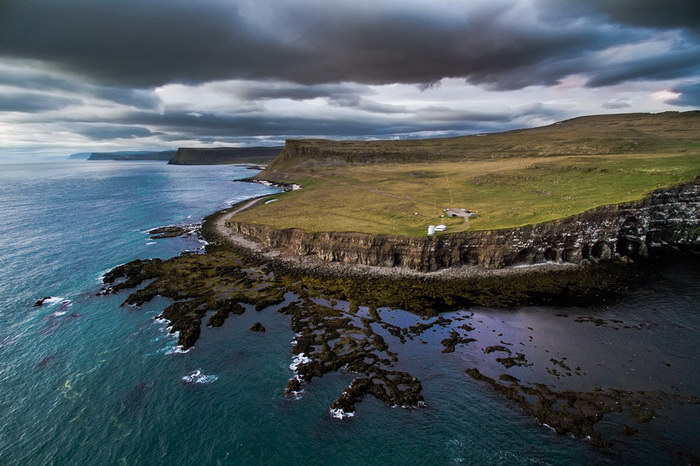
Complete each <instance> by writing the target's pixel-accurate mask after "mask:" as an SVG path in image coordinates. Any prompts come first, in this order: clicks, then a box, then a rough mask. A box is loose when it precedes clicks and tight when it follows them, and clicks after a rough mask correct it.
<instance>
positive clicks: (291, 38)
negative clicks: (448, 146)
mask: <svg viewBox="0 0 700 466" xmlns="http://www.w3.org/2000/svg"><path fill="white" fill-rule="evenodd" d="M697 108H700V4H699V3H698V0H664V1H660V0H615V1H609V0H586V1H578V0H444V1H440V0H382V1H377V0H236V1H233V0H60V1H57V0H0V155H5V156H32V157H41V156H52V155H67V154H70V153H73V152H91V151H108V150H130V149H131V150H133V149H154V150H155V149H169V148H177V147H184V146H187V147H191V146H199V147H217V146H248V145H276V144H282V143H283V142H284V140H285V139H286V138H301V137H324V138H336V139H341V138H362V139H370V138H382V139H392V138H417V137H439V136H455V135H461V134H475V133H483V132H494V131H503V130H508V129H514V128H522V127H532V126H540V125H544V124H550V123H553V122H556V121H560V120H563V119H567V118H572V117H576V116H581V115H589V114H600V113H626V112H660V111H668V110H672V111H685V110H692V109H697Z"/></svg>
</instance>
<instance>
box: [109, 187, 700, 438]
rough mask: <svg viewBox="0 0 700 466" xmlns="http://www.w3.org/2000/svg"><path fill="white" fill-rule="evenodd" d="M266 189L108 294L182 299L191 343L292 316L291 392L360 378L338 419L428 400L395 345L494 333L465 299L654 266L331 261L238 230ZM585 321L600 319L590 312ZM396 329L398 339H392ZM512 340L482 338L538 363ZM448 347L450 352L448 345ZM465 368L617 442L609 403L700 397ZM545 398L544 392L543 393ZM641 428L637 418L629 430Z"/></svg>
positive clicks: (616, 288) (494, 301) (586, 296)
mask: <svg viewBox="0 0 700 466" xmlns="http://www.w3.org/2000/svg"><path fill="white" fill-rule="evenodd" d="M697 181H698V180H696V182H697ZM263 198H264V196H263V197H261V198H258V199H253V200H250V199H249V200H246V201H244V202H241V203H239V204H236V205H233V206H231V207H229V208H228V209H224V210H222V211H219V212H216V213H214V214H212V215H210V216H209V217H207V218H205V219H204V221H203V222H202V227H201V231H200V234H201V235H202V237H203V238H204V239H205V240H206V241H207V242H208V244H207V246H206V251H205V253H204V254H183V255H180V256H177V257H174V258H172V259H169V260H161V259H150V260H137V261H133V262H130V263H128V264H124V265H121V266H119V267H116V268H115V269H114V270H112V271H110V272H108V273H107V274H105V276H104V280H103V281H104V285H105V286H104V288H103V290H102V291H101V294H112V293H119V292H121V291H123V290H127V289H131V290H134V289H135V291H131V293H130V294H129V295H128V296H127V297H126V299H125V300H124V303H123V305H125V306H126V305H129V306H135V307H138V306H140V305H141V304H143V303H145V302H148V301H150V300H151V299H153V298H155V297H156V296H161V297H165V298H170V299H172V300H173V302H172V304H170V305H169V306H167V307H166V308H165V309H164V310H163V312H162V313H161V315H159V316H158V318H162V319H166V320H167V321H168V322H169V323H170V327H169V331H170V332H171V333H176V334H177V336H178V345H179V347H180V349H181V350H187V349H190V348H192V347H193V346H194V345H195V344H196V342H197V340H198V338H199V337H200V333H201V326H202V324H203V323H205V324H206V326H208V327H221V326H222V325H224V323H225V322H226V321H227V320H228V319H231V318H234V319H235V317H234V316H237V315H241V314H244V313H246V312H251V311H252V312H278V313H280V314H282V315H285V316H287V317H288V318H289V319H290V327H291V329H292V330H293V331H294V332H295V338H294V340H293V342H292V344H293V347H292V363H291V365H290V369H291V370H292V376H291V378H290V379H289V380H288V382H287V386H286V389H285V393H286V395H287V397H289V398H290V399H294V398H297V397H299V396H303V393H304V390H305V387H306V386H307V385H308V384H310V383H313V381H314V380H315V379H316V378H319V377H322V376H323V375H324V374H326V373H329V372H336V371H344V372H347V373H349V374H352V376H353V379H352V382H351V383H350V384H349V385H348V386H347V387H346V388H345V389H344V390H343V392H342V393H340V394H339V395H338V397H337V399H336V400H335V401H333V402H332V403H331V404H330V406H329V413H330V415H331V416H333V417H336V418H347V417H351V416H353V415H354V414H355V410H356V408H357V405H358V404H359V403H360V402H361V401H362V400H363V399H364V398H365V397H366V396H367V395H372V396H374V397H375V398H377V399H378V400H380V401H382V402H383V403H385V404H386V405H387V406H400V407H404V408H419V407H421V406H423V405H424V403H425V399H424V394H423V386H422V383H421V381H420V380H419V379H418V377H416V375H415V374H412V373H411V372H410V371H407V370H399V369H398V368H397V365H398V364H399V353H398V352H397V351H396V350H395V348H394V347H392V344H393V345H396V344H399V345H403V344H406V343H408V342H410V341H412V340H414V339H421V343H424V342H423V341H422V338H423V337H424V335H427V332H434V331H436V330H437V331H439V332H443V333H444V336H445V338H443V339H442V341H441V345H442V350H441V351H439V350H438V351H437V354H436V357H450V353H460V352H461V351H463V349H464V348H466V347H470V346H471V345H477V344H484V343H481V338H480V337H478V336H477V335H475V334H474V332H473V331H474V329H475V327H476V326H477V325H478V324H477V323H476V322H470V321H469V319H470V318H471V316H470V315H469V313H466V312H464V310H465V309H469V308H471V307H476V306H480V307H497V308H510V307H514V306H523V305H540V304H543V305H551V306H571V305H572V304H573V305H575V306H585V305H587V304H594V303H601V302H613V301H614V300H615V299H616V298H617V297H619V296H622V295H624V294H625V293H628V292H629V291H630V290H633V289H635V287H636V286H639V285H640V284H641V283H642V282H643V281H642V280H641V278H643V277H644V276H645V274H646V273H647V271H648V270H649V267H650V266H651V267H653V262H649V263H646V262H645V260H646V259H645V260H636V261H633V262H631V261H627V260H619V259H618V260H614V258H613V257H610V258H603V260H599V261H595V262H597V263H593V262H594V261H587V262H582V263H579V264H577V265H570V264H568V265H567V264H548V265H544V266H536V267H520V268H518V267H511V268H503V269H477V270H474V268H472V269H469V268H468V267H460V268H455V269H448V270H441V271H436V272H429V273H426V272H422V271H417V270H412V269H409V268H398V267H373V266H363V265H350V266H349V265H348V264H345V263H324V262H323V261H321V260H320V259H319V258H318V257H313V256H310V257H300V256H297V255H295V254H289V253H283V252H279V251H275V250H269V249H266V248H264V247H261V246H260V245H258V244H256V243H255V242H252V241H250V240H249V239H246V238H243V237H240V236H235V235H230V234H229V233H228V231H227V228H226V220H227V219H229V218H230V216H231V215H233V214H234V213H235V212H238V211H240V210H241V209H244V208H247V207H250V206H252V205H254V204H255V203H256V202H258V201H260V200H261V199H263ZM177 232H178V231H177V229H171V228H166V229H164V230H163V231H160V230H158V231H156V232H154V233H156V234H161V235H164V237H170V236H171V235H175V234H176V233H177ZM182 232H183V233H187V232H189V230H188V229H187V228H185V229H183V230H182ZM681 252H682V251H681ZM650 260H651V259H650ZM383 309H402V310H405V311H408V312H409V313H412V314H414V315H415V316H417V318H418V321H417V323H416V324H414V325H411V326H405V325H403V326H402V325H396V324H395V323H392V322H390V321H389V320H387V319H385V318H384V317H383V315H384V312H385V311H383ZM454 311H460V312H462V314H460V316H457V317H452V318H445V317H443V315H442V314H443V313H446V312H454ZM591 319H592V320H590V322H592V323H593V324H595V326H598V323H597V322H598V321H600V322H602V323H601V324H600V325H601V327H605V324H607V320H604V319H600V318H594V317H591ZM459 321H464V322H459ZM575 322H582V323H585V322H589V320H586V319H584V318H581V320H575ZM628 327H631V326H628ZM251 330H253V331H258V332H261V333H260V335H261V338H264V336H263V335H264V333H262V332H263V330H264V327H262V325H260V326H258V325H257V324H256V325H255V326H254V327H253V328H251ZM387 336H390V337H391V339H392V341H394V340H395V341H394V342H393V343H392V344H389V342H388V340H387ZM511 344H512V343H509V342H505V341H500V343H499V344H493V343H490V344H487V345H486V346H484V347H483V349H482V353H483V356H484V358H486V357H496V356H497V357H496V359H495V360H496V362H497V363H498V364H500V365H501V366H503V368H505V369H511V368H514V369H515V370H518V369H521V368H528V367H530V366H531V365H532V363H530V362H529V361H528V358H527V356H526V354H525V353H524V350H523V349H520V348H518V349H517V350H516V349H515V348H512V347H511V346H508V345H511ZM521 344H522V343H521ZM442 353H444V354H445V356H439V355H440V354H442ZM489 355H492V356H489ZM564 359H566V358H564ZM553 360H554V359H553ZM554 361H555V362H556V364H555V363H553V367H554V366H556V367H554V369H552V370H553V371H557V370H561V371H564V372H566V371H568V372H577V368H573V369H571V368H569V366H567V365H566V362H565V361H564V360H554ZM465 370H467V374H469V375H470V376H471V377H472V378H473V379H475V380H476V381H479V382H485V383H486V384H487V385H488V386H489V387H491V389H492V390H493V391H494V392H496V393H501V394H503V395H505V396H506V397H508V398H510V399H511V400H513V401H514V402H515V403H516V404H517V405H518V406H519V407H520V408H521V409H522V410H523V411H524V412H525V413H527V414H529V415H532V416H534V417H536V418H537V419H538V420H539V422H541V423H544V424H546V425H548V426H550V427H552V428H553V429H554V430H555V431H556V432H557V433H559V434H571V435H574V436H577V437H579V438H584V439H585V438H587V439H589V440H590V441H591V444H592V445H594V446H598V447H608V446H609V445H610V440H609V439H607V438H604V437H603V436H602V435H601V434H600V433H598V432H597V431H596V430H595V429H594V426H595V424H596V423H597V422H599V421H600V419H602V417H603V416H604V415H605V414H607V413H612V412H619V411H621V410H626V411H628V412H631V413H632V415H633V416H637V415H639V419H638V421H639V422H648V421H650V420H651V419H652V418H653V415H650V414H649V413H652V412H655V411H653V410H655V409H657V408H658V406H661V405H664V404H668V403H681V402H685V403H693V404H695V403H697V402H698V400H697V399H696V398H693V397H683V396H679V395H668V394H665V393H656V392H655V393H645V392H635V393H627V392H624V393H623V392H621V391H615V390H611V389H605V390H602V391H597V390H593V391H579V392H572V391H562V390H557V389H555V388H552V387H549V386H546V385H544V384H526V383H524V382H520V381H519V380H518V379H516V378H515V377H514V376H512V375H509V374H507V373H505V374H503V376H502V377H501V378H500V379H499V380H496V379H494V378H490V377H487V376H485V375H483V374H481V372H479V371H478V369H476V368H465ZM553 373H554V372H552V374H553ZM557 373H559V372H557ZM578 374H580V372H577V375H578ZM533 397H534V399H535V400H537V399H539V401H535V402H532V401H531V399H533ZM566 403H569V404H568V405H566ZM618 405H619V406H618ZM567 406H568V407H567ZM634 431H635V429H634V428H631V427H630V428H629V430H626V431H625V435H627V434H629V435H632V434H633V433H634Z"/></svg>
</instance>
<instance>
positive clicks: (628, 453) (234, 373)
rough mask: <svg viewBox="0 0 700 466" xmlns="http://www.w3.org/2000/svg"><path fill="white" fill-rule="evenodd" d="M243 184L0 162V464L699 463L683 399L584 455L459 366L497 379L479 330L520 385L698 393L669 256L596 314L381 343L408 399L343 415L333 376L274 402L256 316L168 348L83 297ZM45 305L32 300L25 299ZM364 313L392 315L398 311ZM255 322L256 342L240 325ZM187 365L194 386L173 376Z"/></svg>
mask: <svg viewBox="0 0 700 466" xmlns="http://www.w3.org/2000/svg"><path fill="white" fill-rule="evenodd" d="M254 173H256V172H255V171H254V170H251V169H248V168H245V167H241V166H177V165H167V164H165V163H162V162H111V161H105V162H96V161H90V162H88V161H42V162H36V163H24V164H18V163H2V162H0V419H1V420H2V421H1V422H0V464H100V465H106V464H147V465H157V464H168V465H180V464H183V465H185V464H334V465H343V464H504V465H505V464H508V465H513V464H551V465H570V464H620V463H623V464H639V463H642V462H643V463H645V464H669V463H671V464H674V463H678V464H683V463H686V464H687V462H688V461H687V458H689V456H688V455H690V454H694V455H696V456H700V451H699V448H698V445H697V440H698V439H699V438H700V419H699V418H698V407H697V406H690V405H685V406H673V407H669V408H666V409H664V410H663V412H661V413H659V416H658V418H656V419H653V420H652V421H651V422H649V423H646V424H643V425H639V426H635V427H636V428H638V429H639V433H638V434H636V435H634V436H631V437H625V436H619V435H618V437H616V438H615V444H614V446H613V447H612V448H610V449H596V448H593V447H591V446H590V445H588V443H587V442H586V441H585V440H580V439H575V438H572V437H569V436H562V435H557V434H556V433H554V432H552V431H551V430H550V429H548V428H547V427H546V426H543V425H541V424H539V423H538V422H537V421H536V420H535V419H534V418H532V417H530V416H527V415H525V414H524V413H523V412H521V411H520V410H519V408H518V407H517V406H516V405H514V404H513V403H512V402H510V401H508V400H506V399H504V398H502V397H500V396H499V395H498V394H496V393H494V392H493V391H491V389H490V388H489V387H488V386H485V385H484V384H483V383H481V382H478V381H475V380H472V379H471V378H470V377H468V376H467V375H466V374H465V372H464V370H465V369H466V368H468V367H479V369H480V370H482V372H484V373H490V374H494V375H495V374H498V373H499V372H498V371H499V368H500V366H498V365H497V364H496V363H495V362H494V361H493V360H492V359H490V358H488V357H486V356H485V355H484V352H483V351H482V347H483V346H485V345H486V344H493V343H494V342H495V341H496V335H499V337H498V340H501V339H508V340H509V341H512V342H520V344H521V345H522V346H523V347H525V348H526V349H527V351H528V353H527V354H528V359H529V360H530V361H531V362H532V363H533V364H534V365H533V366H532V367H525V368H518V369H517V370H518V371H520V372H518V376H519V377H520V378H521V379H523V380H532V381H539V382H543V383H549V384H553V385H556V386H558V387H560V388H571V389H575V390H589V389H592V388H593V387H597V386H603V387H612V388H621V389H627V390H664V391H667V392H672V393H682V394H687V395H696V396H698V395H700V376H699V374H698V371H697V362H698V359H697V358H698V356H697V355H698V354H700V338H698V335H699V334H700V313H699V312H698V302H700V299H699V298H700V285H699V284H700V272H699V271H698V270H697V268H696V267H693V266H692V265H688V264H686V263H670V264H667V265H664V266H663V267H659V269H658V270H657V271H655V272H654V277H653V279H652V280H650V283H649V285H647V286H645V287H644V288H643V289H642V290H639V291H637V292H635V293H634V294H633V295H631V296H628V297H626V298H624V299H622V300H620V301H619V302H616V303H612V304H609V305H605V306H598V307H594V308H579V307H576V306H575V304H576V303H571V307H568V308H565V309H561V308H558V309H551V308H546V307H530V308H518V309H512V310H499V309H484V308H479V309H472V310H470V311H469V312H474V313H475V316H474V318H473V322H474V325H475V326H476V330H475V332H476V333H477V334H478V335H480V336H479V337H477V338H479V342H478V344H470V345H466V346H463V347H459V348H458V350H457V351H456V352H455V353H452V354H443V353H441V351H440V348H441V347H440V343H439V342H440V340H441V339H442V338H444V336H445V333H446V332H447V331H448V330H449V329H440V328H438V329H434V332H432V331H431V332H426V334H425V335H424V338H423V339H424V341H425V342H426V343H427V344H422V343H419V342H418V341H417V340H416V341H412V342H408V343H407V344H405V345H399V344H396V348H394V349H395V350H396V351H397V353H399V354H400V363H399V364H398V365H397V369H399V370H409V371H410V372H411V373H412V374H414V375H416V376H417V377H418V378H419V379H420V380H421V382H422V384H423V395H424V397H425V400H426V406H425V407H423V408H418V409H402V408H390V407H387V406H385V405H384V404H383V403H381V402H379V401H377V400H375V399H373V398H371V397H368V399H366V400H365V401H363V402H362V403H361V404H360V405H359V407H358V410H357V412H356V415H355V416H354V417H352V418H348V419H335V418H333V417H332V416H331V415H330V413H329V409H328V406H329V405H330V403H331V402H332V401H333V400H334V399H335V398H337V397H338V395H339V394H340V393H341V392H342V390H343V388H344V387H346V386H347V385H348V384H349V383H350V381H351V380H352V374H348V373H346V372H343V371H341V372H338V373H330V374H327V375H325V376H324V377H323V378H321V379H318V380H314V381H313V382H312V383H311V384H310V385H309V386H308V387H306V389H305V392H304V393H303V396H302V397H300V399H289V398H287V397H285V395H284V387H285V385H286V383H287V380H289V378H290V377H291V376H292V375H293V372H292V370H291V369H290V367H289V366H290V364H291V363H292V355H291V352H290V349H291V346H290V342H291V341H292V339H293V338H294V334H293V332H292V331H291V330H290V328H289V321H288V319H289V318H288V317H287V316H284V315H282V314H280V313H277V312H276V311H275V309H266V310H264V311H262V312H259V313H256V312H246V313H245V314H243V315H240V316H231V317H230V318H229V319H228V320H227V321H226V323H225V324H224V326H223V327H220V328H206V327H205V328H203V330H202V335H201V337H200V339H199V340H198V342H197V344H196V345H195V347H194V348H192V349H191V350H190V351H188V352H186V353H178V352H176V351H174V350H175V347H176V346H175V343H176V341H175V339H174V338H173V337H172V336H170V335H168V334H167V331H166V325H167V324H166V323H163V322H160V321H158V320H156V319H155V317H156V316H157V315H158V314H159V313H160V311H161V310H162V309H163V308H164V307H165V306H166V305H167V304H168V301H167V300H166V299H161V298H157V299H155V300H153V301H152V302H149V303H147V304H145V305H143V306H142V307H140V308H130V307H121V306H120V304H121V303H122V301H123V300H124V299H125V297H126V293H120V294H116V295H109V296H97V295H96V294H97V292H98V291H99V288H100V282H99V280H100V277H101V275H102V274H103V273H105V272H106V271H108V270H109V269H110V268H112V267H114V266H117V265H119V264H122V263H125V262H128V261H130V260H134V259H139V258H141V259H143V258H151V257H159V258H164V259H165V258H169V257H173V256H175V255H178V254H180V253H181V252H183V251H185V250H191V251H193V250H200V249H201V248H202V244H201V243H200V242H199V241H197V240H196V239H194V238H189V239H188V238H184V239H183V238H173V239H163V240H151V239H150V238H149V236H148V235H147V234H146V233H145V230H147V229H149V228H154V227H158V226H162V225H170V224H186V223H196V222H199V221H200V220H201V219H202V218H203V217H204V216H206V215H208V214H210V213H212V212H214V211H216V210H218V209H221V208H224V207H226V206H228V205H229V204H231V203H233V202H238V201H240V200H243V199H246V198H250V197H254V196H258V195H261V194H266V193H274V192H276V189H275V188H270V187H265V186H262V185H258V184H250V183H233V182H232V180H235V179H241V178H245V177H248V176H251V175H252V174H254ZM45 296H51V297H52V299H51V300H50V301H49V302H47V303H45V304H44V305H43V306H41V307H34V306H33V304H34V302H35V301H36V300H37V299H39V298H42V297H45ZM380 312H381V313H382V316H383V317H384V318H385V319H394V320H395V322H397V323H406V324H410V323H413V322H415V321H416V319H417V318H416V317H415V316H413V315H410V314H408V313H406V312H404V311H401V310H392V309H382V310H380ZM577 316H578V317H588V316H592V317H594V318H603V319H606V320H608V321H610V320H611V319H614V320H620V321H622V322H624V323H625V324H628V325H627V327H629V328H624V326H623V325H622V324H620V325H617V326H616V325H595V321H594V320H586V319H582V320H581V319H579V321H576V317H577ZM255 322H261V323H262V324H263V325H264V326H265V328H266V329H267V331H266V332H265V333H258V332H251V331H249V328H250V327H251V325H252V324H253V323H255ZM387 340H388V341H389V338H387ZM491 340H493V341H491ZM391 344H395V342H392V343H391ZM564 356H565V357H566V358H568V359H567V361H568V364H569V365H570V366H580V367H581V368H582V369H581V372H584V373H585V374H584V375H581V376H576V375H574V376H569V377H563V378H562V377H558V378H557V377H554V376H552V374H551V373H550V372H548V371H547V370H546V369H547V368H551V364H550V362H549V359H550V357H558V358H561V357H564ZM500 369H502V368H500ZM197 370H199V371H201V372H200V374H202V375H203V377H199V378H197V381H198V382H199V383H184V382H183V377H187V376H188V375H190V374H192V373H193V372H194V371H197ZM501 372H502V371H501ZM625 423H628V420H626V419H620V418H616V417H614V416H610V417H608V416H606V418H605V419H604V420H603V421H602V422H601V425H600V428H601V430H606V431H610V432H619V431H620V429H621V428H622V425H623V424H625ZM684 455H685V456H684Z"/></svg>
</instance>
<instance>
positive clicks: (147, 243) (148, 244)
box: [146, 241, 156, 246]
mask: <svg viewBox="0 0 700 466" xmlns="http://www.w3.org/2000/svg"><path fill="white" fill-rule="evenodd" d="M151 244H156V242H155V241H147V242H146V245H147V246H150V245H151Z"/></svg>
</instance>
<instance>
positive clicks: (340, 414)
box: [330, 408, 355, 419]
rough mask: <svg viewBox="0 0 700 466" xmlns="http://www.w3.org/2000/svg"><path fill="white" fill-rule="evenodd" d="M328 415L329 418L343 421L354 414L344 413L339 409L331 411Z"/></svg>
mask: <svg viewBox="0 0 700 466" xmlns="http://www.w3.org/2000/svg"><path fill="white" fill-rule="evenodd" d="M330 413H331V417H333V418H335V419H345V418H347V417H354V416H355V413H354V412H346V411H343V410H342V409H340V408H337V409H331V410H330Z"/></svg>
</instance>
